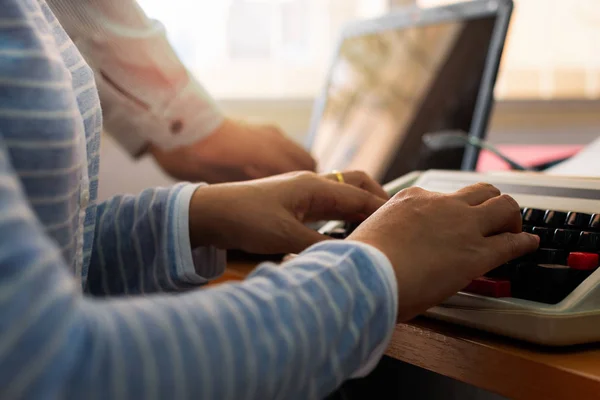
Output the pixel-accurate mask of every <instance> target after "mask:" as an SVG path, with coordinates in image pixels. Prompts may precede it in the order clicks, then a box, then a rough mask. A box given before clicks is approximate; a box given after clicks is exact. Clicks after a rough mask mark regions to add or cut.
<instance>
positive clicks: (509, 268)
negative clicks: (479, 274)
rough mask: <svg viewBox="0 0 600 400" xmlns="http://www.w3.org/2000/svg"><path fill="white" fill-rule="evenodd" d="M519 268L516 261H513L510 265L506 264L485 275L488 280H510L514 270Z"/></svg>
mask: <svg viewBox="0 0 600 400" xmlns="http://www.w3.org/2000/svg"><path fill="white" fill-rule="evenodd" d="M516 267H517V264H516V262H515V261H511V262H510V263H506V264H504V265H501V266H499V267H498V268H494V269H493V270H491V271H490V272H488V273H487V274H485V276H486V277H488V278H498V279H508V280H510V279H511V278H512V276H513V273H514V270H515V268H516Z"/></svg>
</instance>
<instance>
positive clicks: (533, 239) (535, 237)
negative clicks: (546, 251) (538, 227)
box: [524, 233, 540, 248]
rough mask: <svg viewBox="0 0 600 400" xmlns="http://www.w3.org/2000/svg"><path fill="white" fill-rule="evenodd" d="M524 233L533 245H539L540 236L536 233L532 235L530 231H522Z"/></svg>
mask: <svg viewBox="0 0 600 400" xmlns="http://www.w3.org/2000/svg"><path fill="white" fill-rule="evenodd" d="M524 234H525V235H527V237H528V238H529V240H530V241H531V242H532V243H533V245H535V247H536V248H537V247H540V237H539V236H538V235H533V234H531V233H524Z"/></svg>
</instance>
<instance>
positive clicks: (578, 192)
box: [320, 170, 600, 346]
mask: <svg viewBox="0 0 600 400" xmlns="http://www.w3.org/2000/svg"><path fill="white" fill-rule="evenodd" d="M477 182H488V183H491V184H493V185H494V186H496V187H497V188H498V189H500V190H501V191H502V192H503V193H507V194H510V195H511V196H513V197H514V198H515V200H517V202H518V203H519V205H520V206H521V210H522V218H523V229H524V230H525V231H527V232H530V233H533V234H536V235H538V236H540V248H539V249H538V250H537V252H535V253H533V254H530V255H528V256H525V257H522V258H520V259H516V260H513V261H511V262H509V263H507V264H505V265H502V266H500V267H498V268H496V269H494V270H493V271H491V272H489V273H488V274H486V276H483V277H480V278H478V279H475V280H474V281H473V282H471V283H470V284H469V285H468V286H467V287H465V288H464V289H463V290H462V291H460V292H459V293H457V294H456V295H454V296H452V297H451V298H449V299H448V300H446V301H445V302H444V303H442V304H440V305H439V306H436V307H434V308H432V309H430V310H428V311H427V312H426V313H425V315H427V316H430V317H433V318H437V319H441V320H445V321H449V322H453V323H458V324H462V325H466V326H470V327H474V328H478V329H482V330H486V331H490V332H494V333H498V334H502V335H506V336H510V337H514V338H517V339H522V340H526V341H529V342H533V343H538V344H542V345H550V346H564V345H573V344H580V343H587V342H596V341H600V271H599V270H598V265H599V254H600V179H592V178H575V177H564V176H551V175H545V174H536V173H528V172H500V173H491V174H482V173H474V172H458V171H436V170H431V171H427V172H422V173H421V172H414V173H411V174H408V175H406V176H403V177H401V178H399V179H397V180H395V181H393V182H390V183H389V184H387V185H386V186H385V189H386V190H387V192H388V193H389V194H390V195H393V194H395V193H397V192H398V191H400V190H402V189H404V188H406V187H410V186H418V187H421V188H423V189H426V190H430V191H435V192H441V193H450V192H454V191H456V190H459V189H461V188H463V187H465V186H469V185H471V184H475V183H477ZM355 228H356V225H352V224H344V223H342V222H335V221H332V222H330V223H328V224H326V225H325V226H323V227H322V228H321V230H320V231H321V232H322V233H324V234H327V235H330V236H332V237H334V238H339V239H343V238H345V237H346V236H347V235H348V234H349V233H351V232H352V230H354V229H355Z"/></svg>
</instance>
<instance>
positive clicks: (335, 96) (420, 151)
mask: <svg viewBox="0 0 600 400" xmlns="http://www.w3.org/2000/svg"><path fill="white" fill-rule="evenodd" d="M511 13H512V1H511V0H481V1H470V2H465V3H459V4H454V5H449V6H444V7H436V8H429V9H419V8H410V9H403V10H399V11H397V12H394V13H392V14H389V15H386V16H385V17H382V18H379V19H374V20H367V21H358V22H355V23H351V24H350V25H348V26H347V27H346V28H345V29H344V30H343V32H342V35H341V38H340V40H339V43H338V45H337V48H336V50H335V55H334V58H333V61H332V63H331V67H330V70H329V72H328V76H327V79H326V82H325V86H324V88H323V92H322V94H321V96H320V97H319V99H318V100H317V102H316V103H315V106H314V110H313V116H312V121H311V126H310V130H309V135H308V141H307V148H308V149H309V151H310V152H311V153H312V154H313V156H314V157H315V158H316V160H317V162H318V166H319V167H318V168H319V170H320V172H329V171H332V170H348V169H359V170H364V171H366V172H367V173H369V175H371V176H372V177H373V178H374V179H376V180H378V181H379V182H382V183H385V182H388V181H391V180H393V179H395V178H397V177H399V176H402V175H404V174H406V173H408V172H410V171H413V170H417V169H428V168H438V169H440V168H443V169H461V168H462V169H464V170H473V169H474V168H475V166H476V163H477V158H478V151H477V150H476V149H475V148H466V149H462V148H461V149H458V152H456V149H454V153H451V154H446V155H443V154H431V153H428V150H427V149H426V148H425V147H424V145H423V143H422V136H423V135H424V134H426V133H432V132H438V131H457V130H461V131H464V132H467V133H468V134H470V135H473V136H476V137H477V138H480V139H482V138H484V137H485V135H486V131H487V125H488V121H489V118H490V110H491V108H492V104H493V89H494V85H495V81H496V76H497V72H498V66H499V63H500V58H501V54H502V50H503V47H504V41H505V37H506V32H507V29H508V24H509V20H510V16H511ZM440 164H441V165H440Z"/></svg>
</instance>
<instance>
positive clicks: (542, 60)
mask: <svg viewBox="0 0 600 400" xmlns="http://www.w3.org/2000/svg"><path fill="white" fill-rule="evenodd" d="M513 1H514V3H515V9H514V13H513V18H512V22H511V27H510V30H509V33H508V38H507V43H506V48H505V51H504V55H503V60H502V65H501V69H500V75H499V77H498V85H497V87H496V97H497V98H500V99H502V98H505V99H573V98H577V99H582V98H583V99H598V98H600V51H598V48H599V47H598V43H600V2H599V1H598V0H513ZM451 2H456V1H449V0H418V1H417V3H418V4H419V5H420V6H423V7H426V6H433V5H438V4H447V3H451Z"/></svg>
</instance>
